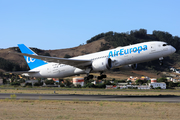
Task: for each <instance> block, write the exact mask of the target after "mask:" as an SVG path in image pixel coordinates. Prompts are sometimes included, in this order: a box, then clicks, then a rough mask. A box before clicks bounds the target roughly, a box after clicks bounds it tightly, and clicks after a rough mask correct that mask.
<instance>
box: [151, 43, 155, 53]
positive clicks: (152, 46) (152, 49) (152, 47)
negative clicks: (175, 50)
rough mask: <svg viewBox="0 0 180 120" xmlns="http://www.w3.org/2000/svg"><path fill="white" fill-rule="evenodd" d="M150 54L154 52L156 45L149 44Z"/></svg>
mask: <svg viewBox="0 0 180 120" xmlns="http://www.w3.org/2000/svg"><path fill="white" fill-rule="evenodd" d="M151 52H156V44H154V43H153V44H151Z"/></svg>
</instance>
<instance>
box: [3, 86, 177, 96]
mask: <svg viewBox="0 0 180 120" xmlns="http://www.w3.org/2000/svg"><path fill="white" fill-rule="evenodd" d="M0 93H13V94H14V93H31V94H84V95H137V96H138V95H139V96H140V95H144V96H148V95H177V96H180V90H179V89H178V90H119V89H118V90H106V89H60V88H59V89H57V88H54V89H36V88H30V89H20V88H19V89H16V88H14V89H0Z"/></svg>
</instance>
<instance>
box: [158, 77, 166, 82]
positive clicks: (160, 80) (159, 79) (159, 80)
mask: <svg viewBox="0 0 180 120" xmlns="http://www.w3.org/2000/svg"><path fill="white" fill-rule="evenodd" d="M157 82H167V79H166V78H163V77H162V78H158V79H157Z"/></svg>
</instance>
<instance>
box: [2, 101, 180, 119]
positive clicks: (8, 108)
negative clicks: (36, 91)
mask: <svg viewBox="0 0 180 120" xmlns="http://www.w3.org/2000/svg"><path fill="white" fill-rule="evenodd" d="M0 106H1V107H0V111H1V112H0V119H3V120H4V119H5V120H6V119H15V120H16V119H18V120H24V119H35V120H36V119H37V120H40V119H48V120H49V119H54V120H58V119H63V120H69V119H70V120H95V119H96V120H101V119H103V120H109V119H113V120H119V119H123V120H129V119H133V120H140V119H141V120H142V119H145V120H154V119H156V120H161V119H163V120H170V119H172V120H179V114H180V111H179V109H180V103H166V102H162V103H159V102H108V101H78V100H74V101H58V100H14V99H6V100H5V99H4V100H0Z"/></svg>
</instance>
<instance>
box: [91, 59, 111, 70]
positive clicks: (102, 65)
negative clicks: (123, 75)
mask: <svg viewBox="0 0 180 120" xmlns="http://www.w3.org/2000/svg"><path fill="white" fill-rule="evenodd" d="M111 67H112V61H111V59H110V58H105V59H99V60H95V61H93V63H92V69H93V70H94V71H105V70H109V69H111Z"/></svg>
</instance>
